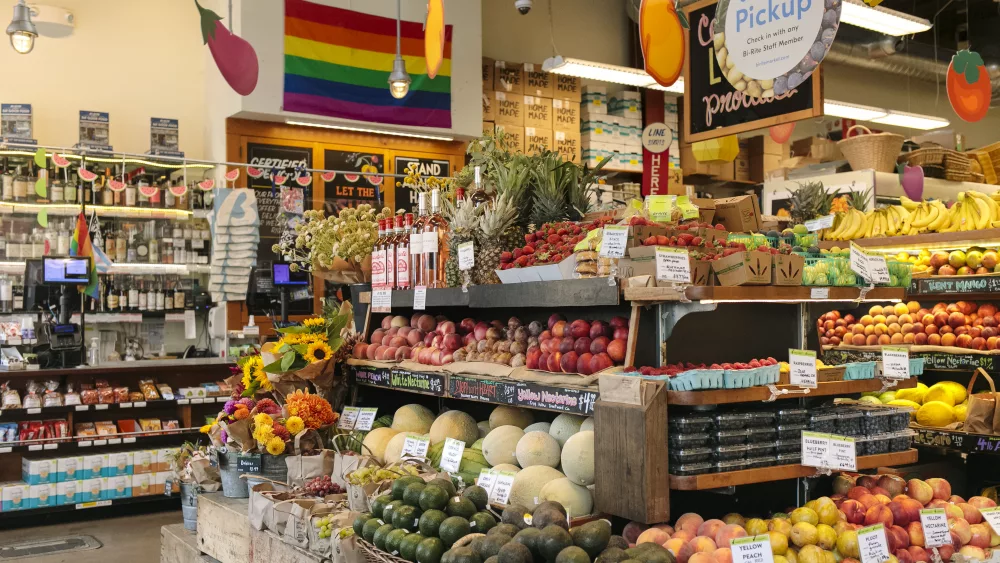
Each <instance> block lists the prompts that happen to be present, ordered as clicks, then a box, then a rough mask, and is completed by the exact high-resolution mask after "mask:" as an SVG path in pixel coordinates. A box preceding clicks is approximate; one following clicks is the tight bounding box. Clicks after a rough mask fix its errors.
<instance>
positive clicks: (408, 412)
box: [392, 404, 434, 434]
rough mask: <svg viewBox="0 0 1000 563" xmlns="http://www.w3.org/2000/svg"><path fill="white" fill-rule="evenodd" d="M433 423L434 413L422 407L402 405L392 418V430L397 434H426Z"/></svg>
mask: <svg viewBox="0 0 1000 563" xmlns="http://www.w3.org/2000/svg"><path fill="white" fill-rule="evenodd" d="M433 423H434V413H433V412H431V409H429V408H427V407H425V406H423V405H416V404H413V405H403V406H401V407H399V408H398V409H396V414H395V415H393V417H392V429H393V430H395V431H397V432H416V433H417V434H426V433H427V432H428V431H429V430H430V429H431V424H433Z"/></svg>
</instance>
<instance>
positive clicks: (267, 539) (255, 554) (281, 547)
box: [250, 528, 323, 563]
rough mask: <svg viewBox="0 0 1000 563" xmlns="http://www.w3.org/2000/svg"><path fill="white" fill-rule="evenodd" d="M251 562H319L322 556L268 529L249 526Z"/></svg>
mask: <svg viewBox="0 0 1000 563" xmlns="http://www.w3.org/2000/svg"><path fill="white" fill-rule="evenodd" d="M250 553H251V557H252V559H251V560H250V561H251V563H321V562H322V561H323V557H322V556H321V555H319V554H316V553H313V552H311V551H309V550H307V549H302V548H300V547H295V546H294V545H290V544H287V543H285V542H283V541H282V540H281V538H279V537H278V536H277V534H275V533H274V532H272V531H270V530H255V529H253V528H250Z"/></svg>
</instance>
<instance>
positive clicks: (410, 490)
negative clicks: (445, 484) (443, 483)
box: [403, 481, 427, 506]
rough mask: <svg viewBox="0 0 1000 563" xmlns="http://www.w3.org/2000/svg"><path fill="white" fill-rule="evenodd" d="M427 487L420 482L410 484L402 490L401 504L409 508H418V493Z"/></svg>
mask: <svg viewBox="0 0 1000 563" xmlns="http://www.w3.org/2000/svg"><path fill="white" fill-rule="evenodd" d="M426 487H427V485H426V484H425V483H424V482H423V481H421V482H419V483H410V484H409V485H407V486H406V489H404V490H403V502H405V503H406V504H408V505H410V506H420V493H422V492H424V489H425V488H426Z"/></svg>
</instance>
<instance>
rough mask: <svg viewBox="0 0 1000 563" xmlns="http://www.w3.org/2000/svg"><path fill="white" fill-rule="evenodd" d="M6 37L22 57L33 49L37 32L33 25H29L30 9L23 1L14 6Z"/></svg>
mask: <svg viewBox="0 0 1000 563" xmlns="http://www.w3.org/2000/svg"><path fill="white" fill-rule="evenodd" d="M7 35H9V36H10V45H11V47H13V48H14V50H15V51H17V52H18V53H20V54H22V55H26V54H28V53H30V52H31V50H32V49H33V48H34V47H35V38H36V37H38V30H37V29H35V24H33V23H31V8H29V7H28V6H27V4H25V3H24V0H20V1H19V2H18V3H17V4H16V5H14V17H13V18H12V19H11V20H10V25H8V26H7Z"/></svg>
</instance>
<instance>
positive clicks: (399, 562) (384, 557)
mask: <svg viewBox="0 0 1000 563" xmlns="http://www.w3.org/2000/svg"><path fill="white" fill-rule="evenodd" d="M357 540H358V547H360V548H361V551H362V552H364V554H365V561H368V563H409V561H407V560H405V559H403V558H401V557H396V556H395V555H390V554H388V553H386V552H384V551H382V550H381V549H379V548H377V547H375V545H374V544H371V543H368V542H367V541H365V540H363V539H361V538H357Z"/></svg>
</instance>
